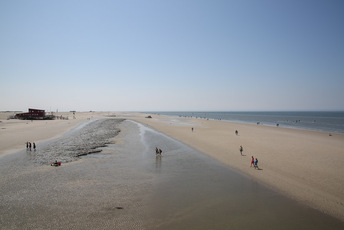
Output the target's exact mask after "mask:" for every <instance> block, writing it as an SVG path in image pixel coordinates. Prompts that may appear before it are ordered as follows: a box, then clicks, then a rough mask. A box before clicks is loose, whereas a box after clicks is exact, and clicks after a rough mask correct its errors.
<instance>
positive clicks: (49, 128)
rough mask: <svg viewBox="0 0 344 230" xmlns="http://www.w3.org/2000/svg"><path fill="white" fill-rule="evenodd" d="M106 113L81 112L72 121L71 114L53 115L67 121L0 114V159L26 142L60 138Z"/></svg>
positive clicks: (19, 148)
mask: <svg viewBox="0 0 344 230" xmlns="http://www.w3.org/2000/svg"><path fill="white" fill-rule="evenodd" d="M107 114H108V113H94V112H82V113H76V116H75V117H76V119H73V113H72V112H60V113H54V115H55V116H59V117H60V116H62V117H64V118H68V120H60V119H58V120H33V121H31V120H18V119H9V120H8V117H9V116H13V115H14V112H1V113H0V146H1V148H0V157H1V156H2V155H5V154H8V153H14V152H16V151H19V150H21V149H23V147H25V143H26V142H28V141H29V142H35V143H36V144H38V145H39V141H44V140H49V139H53V138H57V137H59V136H61V135H62V134H63V133H66V132H67V131H69V130H71V129H72V128H74V127H76V126H78V125H80V124H81V123H83V122H85V121H88V120H92V119H96V118H99V117H104V116H106V115H107Z"/></svg>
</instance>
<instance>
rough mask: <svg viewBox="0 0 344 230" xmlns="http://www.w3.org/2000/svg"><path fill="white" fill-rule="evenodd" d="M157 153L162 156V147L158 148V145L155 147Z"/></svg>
mask: <svg viewBox="0 0 344 230" xmlns="http://www.w3.org/2000/svg"><path fill="white" fill-rule="evenodd" d="M155 154H156V155H157V156H161V154H162V150H161V149H158V147H155Z"/></svg>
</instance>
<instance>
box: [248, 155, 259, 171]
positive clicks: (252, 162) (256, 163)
mask: <svg viewBox="0 0 344 230" xmlns="http://www.w3.org/2000/svg"><path fill="white" fill-rule="evenodd" d="M252 165H253V167H254V168H255V169H259V167H258V159H257V158H256V159H254V157H253V156H252V159H251V166H250V167H252Z"/></svg>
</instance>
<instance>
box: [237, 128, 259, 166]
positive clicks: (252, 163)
mask: <svg viewBox="0 0 344 230" xmlns="http://www.w3.org/2000/svg"><path fill="white" fill-rule="evenodd" d="M237 132H238V130H235V134H236V135H238V134H237ZM239 151H240V154H241V156H243V155H242V152H243V151H244V148H243V147H242V145H240V147H239ZM252 165H253V166H254V168H255V169H259V167H258V158H256V159H254V157H253V156H252V159H251V166H250V167H252Z"/></svg>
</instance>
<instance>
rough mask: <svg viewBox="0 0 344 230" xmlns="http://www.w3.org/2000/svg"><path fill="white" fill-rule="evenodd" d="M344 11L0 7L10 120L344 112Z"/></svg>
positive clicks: (166, 2) (247, 2)
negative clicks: (15, 114)
mask: <svg viewBox="0 0 344 230" xmlns="http://www.w3.org/2000/svg"><path fill="white" fill-rule="evenodd" d="M343 12H344V1H341V0H226V1H220V0H206V1H203V0H197V1H191V0H154V1H151V0H147V1H143V0H139V1H135V0H128V1H116V0H112V1H104V0H94V1H90V0H68V1H67V0H66V1H63V0H60V1H46V0H33V1H26V0H0V35H1V36H0V85H1V91H0V111H27V110H28V108H37V109H45V110H46V111H57V110H58V111H71V110H76V111H90V110H92V111H290V110H293V111H298V110H300V111H308V110H318V111H319V110H321V111H322V110H344V90H343V89H344V26H343V25H344V24H343V22H344V14H343Z"/></svg>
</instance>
